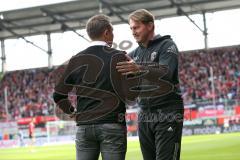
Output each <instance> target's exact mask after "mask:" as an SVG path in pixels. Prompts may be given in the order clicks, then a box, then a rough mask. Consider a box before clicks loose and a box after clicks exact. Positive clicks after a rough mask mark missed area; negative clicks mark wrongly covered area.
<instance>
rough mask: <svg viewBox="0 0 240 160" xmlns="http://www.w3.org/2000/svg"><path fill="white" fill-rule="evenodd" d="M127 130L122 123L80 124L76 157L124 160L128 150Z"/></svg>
mask: <svg viewBox="0 0 240 160" xmlns="http://www.w3.org/2000/svg"><path fill="white" fill-rule="evenodd" d="M126 133H127V130H126V126H125V125H122V124H116V123H113V124H110V123H108V124H93V125H81V126H78V130H77V134H76V159H77V160H98V158H99V154H100V153H101V155H102V159H103V160H124V159H125V155H126V150H127V135H126Z"/></svg>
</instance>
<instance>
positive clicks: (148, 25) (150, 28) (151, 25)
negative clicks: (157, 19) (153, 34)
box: [147, 22, 154, 31]
mask: <svg viewBox="0 0 240 160" xmlns="http://www.w3.org/2000/svg"><path fill="white" fill-rule="evenodd" d="M147 28H148V30H149V31H151V30H154V23H153V22H149V23H148V24H147Z"/></svg>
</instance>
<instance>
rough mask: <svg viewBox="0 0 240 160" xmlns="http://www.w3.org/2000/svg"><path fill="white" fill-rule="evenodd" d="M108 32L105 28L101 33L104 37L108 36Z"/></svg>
mask: <svg viewBox="0 0 240 160" xmlns="http://www.w3.org/2000/svg"><path fill="white" fill-rule="evenodd" d="M108 34H109V31H108V29H106V30H105V31H104V32H103V35H104V37H106V36H108Z"/></svg>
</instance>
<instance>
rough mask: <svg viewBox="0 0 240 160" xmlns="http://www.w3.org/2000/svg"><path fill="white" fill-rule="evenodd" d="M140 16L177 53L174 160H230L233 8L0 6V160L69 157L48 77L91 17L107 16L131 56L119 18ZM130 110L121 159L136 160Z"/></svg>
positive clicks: (237, 101)
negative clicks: (178, 127)
mask: <svg viewBox="0 0 240 160" xmlns="http://www.w3.org/2000/svg"><path fill="white" fill-rule="evenodd" d="M141 8H145V9H147V10H149V11H150V12H152V13H153V14H154V15H155V17H156V21H155V25H156V26H155V31H156V33H158V34H160V35H171V36H172V38H173V40H174V41H175V42H176V44H177V46H178V48H179V50H180V57H179V63H180V65H179V66H180V67H179V74H180V81H181V91H182V94H183V98H184V108H185V113H184V129H183V144H182V159H184V160H187V159H189V160H190V159H195V158H193V157H194V156H197V157H199V159H198V160H203V159H206V160H209V159H210V158H211V159H217V160H225V159H226V160H238V159H239V157H240V154H239V152H238V149H240V39H239V37H240V31H239V28H240V21H239V18H240V1H239V0H149V1H146V0H121V1H120V0H68V1H67V0H52V1H51V2H49V1H47V0H41V1H40V0H29V1H25V0H8V1H5V2H4V1H2V2H1V5H0V40H1V50H0V52H1V61H0V62H1V65H0V70H1V73H0V80H1V81H0V148H1V150H0V159H1V160H7V159H18V160H20V159H24V160H25V159H75V158H74V157H75V152H74V139H75V138H74V136H75V131H76V126H75V123H74V122H73V121H63V120H60V119H59V118H58V117H57V116H56V106H55V104H54V102H53V99H52V93H53V89H54V85H55V79H54V78H53V77H52V76H51V75H52V73H54V71H56V69H57V68H59V66H60V65H62V64H63V63H65V62H67V61H68V60H69V59H70V58H71V57H72V56H73V55H75V54H77V53H78V52H80V51H81V50H83V49H85V48H87V47H88V46H89V44H90V43H89V38H88V36H87V34H86V31H85V29H84V27H85V24H86V21H87V20H88V18H89V17H91V16H93V15H95V14H99V13H103V14H106V15H108V16H110V17H111V19H112V23H113V24H114V35H115V37H114V45H113V47H114V48H117V49H120V50H125V51H126V52H130V51H132V50H133V49H134V48H135V47H137V44H136V42H135V40H134V38H133V36H132V35H131V31H130V28H129V26H128V19H127V18H128V14H129V13H131V12H132V11H134V10H136V9H141ZM59 72H61V70H59ZM75 99H76V97H74V96H72V98H71V100H72V101H73V103H74V100H75ZM137 111H138V106H128V108H127V114H126V119H127V125H128V139H129V149H128V153H127V159H128V160H130V159H141V152H140V149H139V144H138V138H137V136H138V132H137ZM31 128H33V132H34V139H29V131H30V130H31ZM59 150H60V151H61V150H62V152H61V153H60V154H56V152H59ZM136 155H137V156H136Z"/></svg>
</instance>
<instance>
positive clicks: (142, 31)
mask: <svg viewBox="0 0 240 160" xmlns="http://www.w3.org/2000/svg"><path fill="white" fill-rule="evenodd" d="M129 25H130V29H131V30H132V34H133V37H134V38H135V40H136V41H137V42H138V43H145V42H146V41H148V38H149V33H150V32H151V31H152V29H153V28H152V24H151V23H150V24H143V23H142V22H139V21H134V20H132V19H130V20H129Z"/></svg>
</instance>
